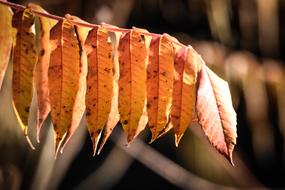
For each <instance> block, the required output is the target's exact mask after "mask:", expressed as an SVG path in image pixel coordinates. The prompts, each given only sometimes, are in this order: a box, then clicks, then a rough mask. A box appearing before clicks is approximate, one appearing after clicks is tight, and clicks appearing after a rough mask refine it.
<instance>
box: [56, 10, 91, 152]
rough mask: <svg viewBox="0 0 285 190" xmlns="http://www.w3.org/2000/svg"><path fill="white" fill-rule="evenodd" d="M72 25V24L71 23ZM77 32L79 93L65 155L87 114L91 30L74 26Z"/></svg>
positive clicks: (67, 15)
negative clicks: (86, 99)
mask: <svg viewBox="0 0 285 190" xmlns="http://www.w3.org/2000/svg"><path fill="white" fill-rule="evenodd" d="M65 18H66V19H67V20H68V21H77V22H85V21H83V20H81V19H80V18H78V17H76V16H72V15H69V14H66V15H65ZM70 23H72V22H70ZM74 28H75V32H76V35H77V38H78V41H79V49H80V64H79V76H78V83H79V87H78V91H77V94H76V98H75V101H74V106H73V112H72V123H71V126H70V127H69V128H68V130H67V134H66V137H65V140H64V143H63V144H62V148H61V150H60V152H61V153H63V150H64V148H65V146H66V144H67V143H68V141H69V140H70V138H71V137H72V135H73V134H74V132H75V131H76V129H77V128H78V127H79V124H80V121H81V119H82V116H83V114H84V112H85V94H86V77H87V55H86V52H85V50H84V48H83V47H84V43H85V40H86V38H87V35H88V32H89V30H90V28H86V27H81V26H77V25H74Z"/></svg>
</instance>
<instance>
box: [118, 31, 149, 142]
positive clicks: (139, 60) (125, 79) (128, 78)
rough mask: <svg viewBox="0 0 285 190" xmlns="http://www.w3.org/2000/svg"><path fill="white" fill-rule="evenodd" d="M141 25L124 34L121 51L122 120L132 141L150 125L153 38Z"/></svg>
mask: <svg viewBox="0 0 285 190" xmlns="http://www.w3.org/2000/svg"><path fill="white" fill-rule="evenodd" d="M141 32H146V31H143V30H139V29H136V28H134V29H132V30H131V31H129V32H126V33H125V34H123V35H122V37H121V40H120V43H119V47H118V51H119V64H120V78H119V113H120V121H121V124H122V126H123V128H124V131H125V133H126V135H127V141H128V143H130V142H131V141H132V140H133V139H134V138H135V137H136V136H137V135H138V134H139V133H140V132H141V131H142V130H143V129H144V128H145V126H146V124H147V122H148V118H147V113H146V98H147V97H146V96H147V95H146V91H147V87H146V79H147V72H146V67H147V62H148V52H149V42H150V38H149V37H148V36H144V35H143V34H141Z"/></svg>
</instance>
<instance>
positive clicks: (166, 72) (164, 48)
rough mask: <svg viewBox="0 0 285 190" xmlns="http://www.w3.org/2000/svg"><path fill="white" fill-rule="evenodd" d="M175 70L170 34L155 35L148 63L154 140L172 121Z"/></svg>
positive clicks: (148, 104)
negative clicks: (171, 109) (171, 110)
mask: <svg viewBox="0 0 285 190" xmlns="http://www.w3.org/2000/svg"><path fill="white" fill-rule="evenodd" d="M173 70H174V48H173V45H172V41H171V39H170V38H169V36H168V35H165V34H164V35H162V36H161V37H153V38H152V40H151V44H150V53H149V63H148V65H147V113H148V119H149V121H148V127H149V128H150V130H151V132H152V139H151V142H153V141H154V140H155V139H157V138H158V136H159V135H160V134H161V133H162V132H163V130H164V129H165V128H166V125H167V124H168V123H169V121H170V118H169V116H170V108H171V103H172V89H173Z"/></svg>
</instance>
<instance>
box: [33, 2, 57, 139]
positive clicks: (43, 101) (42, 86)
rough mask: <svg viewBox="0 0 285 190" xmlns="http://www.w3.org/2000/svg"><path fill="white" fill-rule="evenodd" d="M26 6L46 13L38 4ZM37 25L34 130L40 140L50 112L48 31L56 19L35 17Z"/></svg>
mask: <svg viewBox="0 0 285 190" xmlns="http://www.w3.org/2000/svg"><path fill="white" fill-rule="evenodd" d="M28 7H29V8H30V9H31V10H36V11H39V12H42V13H47V12H46V11H45V10H44V9H43V8H41V7H40V6H39V5H36V4H32V3H30V4H29V5H28ZM36 21H37V22H38V25H39V33H38V37H39V39H38V49H39V54H38V62H37V64H36V66H35V70H34V88H35V89H36V98H37V116H36V130H37V133H36V134H37V141H38V142H40V130H41V128H42V125H43V123H44V122H45V120H46V118H47V116H48V114H49V113H50V102H49V88H48V68H49V60H50V44H49V32H50V30H51V28H52V27H53V26H54V25H55V24H56V21H55V20H53V19H50V18H46V17H43V16H39V17H36Z"/></svg>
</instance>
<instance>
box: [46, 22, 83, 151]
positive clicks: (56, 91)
mask: <svg viewBox="0 0 285 190" xmlns="http://www.w3.org/2000/svg"><path fill="white" fill-rule="evenodd" d="M50 44H51V56H50V67H49V71H48V81H49V83H48V84H49V91H50V96H49V98H50V104H51V118H52V122H53V125H54V130H55V132H56V138H55V149H56V153H57V152H58V149H59V145H60V144H61V143H62V140H63V141H64V137H65V136H66V133H67V131H68V130H69V129H70V128H71V126H72V124H73V120H74V118H73V115H74V112H76V111H77V110H75V109H74V105H75V102H76V98H77V93H78V91H79V85H80V84H79V79H80V64H81V63H80V48H79V44H78V39H77V36H76V33H75V29H74V27H73V26H72V25H71V24H70V23H69V22H67V21H66V20H62V21H59V22H58V23H57V24H56V25H55V26H54V27H53V28H52V29H51V31H50Z"/></svg>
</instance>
